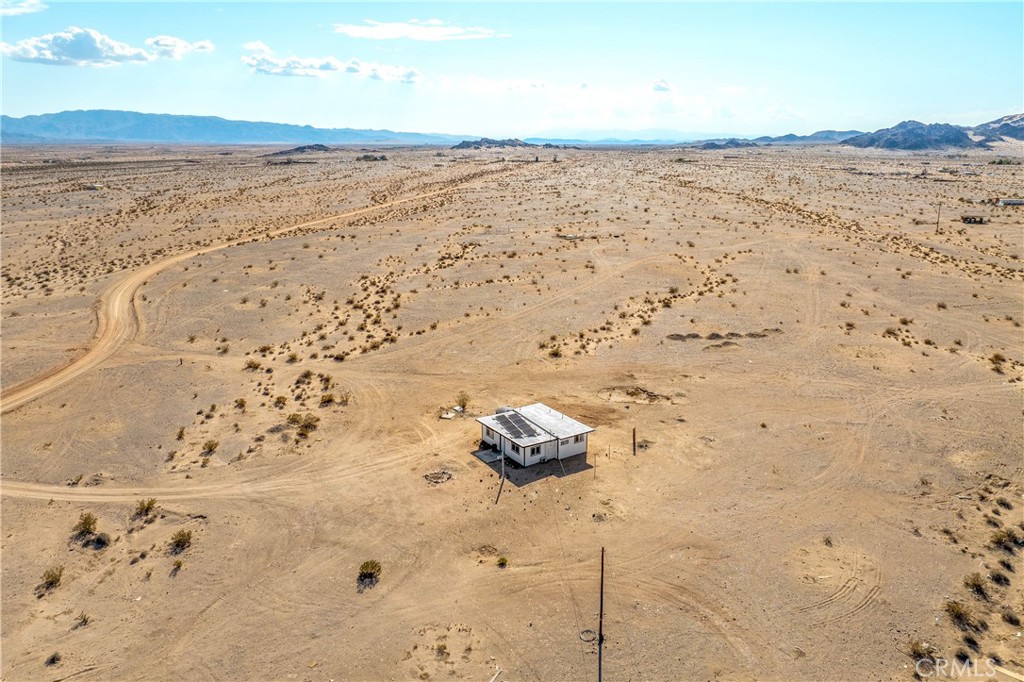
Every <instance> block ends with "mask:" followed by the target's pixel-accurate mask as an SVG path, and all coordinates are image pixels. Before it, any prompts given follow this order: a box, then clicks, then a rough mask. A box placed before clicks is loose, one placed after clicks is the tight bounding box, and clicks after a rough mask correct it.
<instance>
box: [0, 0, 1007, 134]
mask: <svg viewBox="0 0 1024 682" xmlns="http://www.w3.org/2000/svg"><path fill="white" fill-rule="evenodd" d="M2 43H3V45H2V53H3V56H2V69H3V72H2V75H3V79H2V96H3V100H2V111H3V113H5V114H8V115H10V116H23V115H26V114H40V113H51V112H56V111H62V110H65V109H94V108H97V109H98V108H105V109H127V110H133V111H142V112H151V113H173V114H200V115H216V116H223V117H225V118H235V119H245V120H261V121H275V122H282V123H299V124H309V125H314V126H319V127H351V128H388V129H392V130H403V131H418V132H446V133H453V134H472V135H488V136H501V137H505V136H520V137H525V136H530V135H536V134H576V133H578V132H579V131H583V130H599V131H616V132H622V131H643V130H675V131H683V132H705V133H733V134H741V135H760V134H783V133H789V132H796V133H810V132H813V131H815V130H820V129H825V128H835V129H859V130H875V129H877V128H881V127H886V126H890V125H893V124H895V123H898V122H899V121H901V120H905V119H916V120H920V121H924V122H929V123H931V122H946V123H957V124H965V125H969V124H975V123H981V122H983V121H987V120H991V119H993V118H997V117H999V116H1003V115H1006V114H1010V113H1020V112H1021V111H1024V56H1022V55H1024V4H1022V3H1021V2H1003V3H917V2H915V3H861V2H848V3H820V4H819V3H793V4H782V3H755V4H749V3H715V4H704V3H667V2H666V3H651V4H636V3H630V4H625V3H622V4H620V3H568V4H555V3H544V4H541V3H534V4H526V3H515V4H500V3H455V4H437V3H425V2H421V3H412V4H400V3H372V4H357V3H327V2H321V3H309V4H300V3H241V2H200V3H183V2H177V3H156V2H134V3H132V2H122V3H84V2H51V1H49V0H3V17H2Z"/></svg>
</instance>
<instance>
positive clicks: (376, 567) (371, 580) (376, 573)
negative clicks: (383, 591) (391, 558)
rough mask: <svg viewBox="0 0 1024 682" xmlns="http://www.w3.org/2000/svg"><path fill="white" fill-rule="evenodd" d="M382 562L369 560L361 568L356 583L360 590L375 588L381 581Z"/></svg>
mask: <svg viewBox="0 0 1024 682" xmlns="http://www.w3.org/2000/svg"><path fill="white" fill-rule="evenodd" d="M382 570H383V569H382V567H381V565H380V562H379V561H377V560H376V559H369V560H368V561H364V562H363V563H362V565H361V566H360V567H359V577H358V578H357V579H356V583H357V584H358V585H359V588H360V589H366V588H367V587H373V586H374V585H376V584H377V582H378V581H379V580H380V574H381V571H382Z"/></svg>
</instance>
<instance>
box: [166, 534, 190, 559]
mask: <svg viewBox="0 0 1024 682" xmlns="http://www.w3.org/2000/svg"><path fill="white" fill-rule="evenodd" d="M191 546H192V531H190V530H184V529H181V530H177V531H175V532H174V535H172V536H171V553H172V554H181V553H182V552H184V551H185V550H186V549H188V548H189V547H191Z"/></svg>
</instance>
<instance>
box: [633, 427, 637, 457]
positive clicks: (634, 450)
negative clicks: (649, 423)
mask: <svg viewBox="0 0 1024 682" xmlns="http://www.w3.org/2000/svg"><path fill="white" fill-rule="evenodd" d="M633 456H634V457H636V427H635V426H634V427H633Z"/></svg>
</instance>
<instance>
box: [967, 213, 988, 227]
mask: <svg viewBox="0 0 1024 682" xmlns="http://www.w3.org/2000/svg"><path fill="white" fill-rule="evenodd" d="M960 222H962V223H965V224H967V225H984V224H985V223H987V222H988V218H986V217H985V216H983V215H962V216H960Z"/></svg>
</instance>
